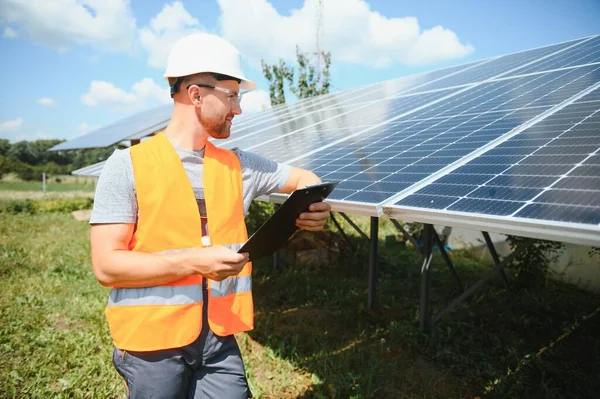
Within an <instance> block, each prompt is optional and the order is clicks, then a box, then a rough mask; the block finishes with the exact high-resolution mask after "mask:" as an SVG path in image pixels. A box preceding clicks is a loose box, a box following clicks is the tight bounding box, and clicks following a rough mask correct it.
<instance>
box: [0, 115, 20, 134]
mask: <svg viewBox="0 0 600 399" xmlns="http://www.w3.org/2000/svg"><path fill="white" fill-rule="evenodd" d="M22 125H23V119H21V118H18V119H13V120H10V121H6V122H1V123H0V132H7V131H10V130H16V129H18V128H20V127H21V126H22Z"/></svg>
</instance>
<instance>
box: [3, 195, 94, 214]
mask: <svg viewBox="0 0 600 399" xmlns="http://www.w3.org/2000/svg"><path fill="white" fill-rule="evenodd" d="M93 203H94V201H93V199H91V198H57V199H41V200H36V201H32V200H22V201H11V202H9V203H7V204H6V205H5V206H4V208H2V209H0V213H9V214H13V215H14V214H17V213H26V214H30V215H33V214H37V213H69V212H73V211H78V210H82V209H90V208H91V207H92V205H93Z"/></svg>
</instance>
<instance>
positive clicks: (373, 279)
mask: <svg viewBox="0 0 600 399" xmlns="http://www.w3.org/2000/svg"><path fill="white" fill-rule="evenodd" d="M378 234H379V218H377V217H374V216H371V248H370V251H369V298H368V302H367V306H368V308H369V309H373V308H374V307H375V302H376V300H375V288H376V285H377V245H378Z"/></svg>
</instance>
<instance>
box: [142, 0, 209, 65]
mask: <svg viewBox="0 0 600 399" xmlns="http://www.w3.org/2000/svg"><path fill="white" fill-rule="evenodd" d="M202 30H204V29H203V27H202V25H200V22H199V21H198V20H197V19H196V18H194V17H193V16H192V15H191V14H190V13H189V12H188V11H187V10H186V9H185V7H184V6H183V4H182V3H181V2H180V1H175V2H174V3H172V4H165V6H164V7H163V9H162V10H161V11H160V12H159V13H158V14H157V15H156V16H155V17H154V18H152V20H151V21H150V23H149V25H148V26H146V27H144V28H142V29H140V30H139V32H138V35H139V40H140V43H141V44H142V47H143V48H144V49H145V50H146V52H147V53H148V65H150V66H152V67H155V68H164V66H165V65H166V63H167V58H168V56H169V52H170V51H171V47H173V45H174V44H175V42H176V41H177V39H179V38H181V37H182V36H185V35H188V34H190V33H194V32H200V31H202Z"/></svg>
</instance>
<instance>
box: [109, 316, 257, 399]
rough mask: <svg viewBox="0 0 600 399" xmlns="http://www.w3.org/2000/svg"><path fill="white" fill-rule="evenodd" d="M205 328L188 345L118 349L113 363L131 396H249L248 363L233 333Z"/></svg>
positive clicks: (170, 398) (242, 398)
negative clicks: (160, 348)
mask: <svg viewBox="0 0 600 399" xmlns="http://www.w3.org/2000/svg"><path fill="white" fill-rule="evenodd" d="M204 325H205V326H206V324H204ZM207 330H208V329H207V328H203V331H202V333H201V334H200V337H198V339H197V340H196V341H194V342H193V343H191V344H190V345H188V346H184V347H182V348H176V349H167V350H161V351H154V352H130V351H123V350H120V349H117V348H115V350H114V352H113V364H114V366H115V368H116V369H117V371H118V373H119V374H120V375H121V377H123V379H124V380H125V383H126V385H127V391H128V392H127V397H128V398H131V399H146V398H157V399H176V398H177V399H179V398H181V399H184V398H186V399H188V398H189V399H191V398H195V399H198V398H202V399H209V398H210V399H213V398H215V399H217V398H218V399H221V398H222V399H229V398H231V399H246V398H251V397H252V394H251V393H250V389H249V388H248V382H247V380H246V374H245V370H244V363H243V362H242V356H241V354H240V349H239V347H238V344H237V342H236V340H235V338H234V336H233V335H229V336H226V337H220V336H218V335H215V334H213V333H212V331H210V330H208V331H207Z"/></svg>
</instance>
